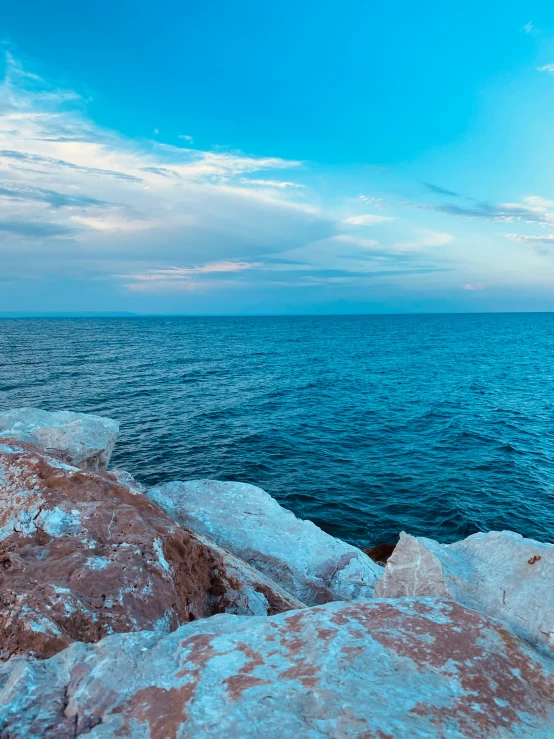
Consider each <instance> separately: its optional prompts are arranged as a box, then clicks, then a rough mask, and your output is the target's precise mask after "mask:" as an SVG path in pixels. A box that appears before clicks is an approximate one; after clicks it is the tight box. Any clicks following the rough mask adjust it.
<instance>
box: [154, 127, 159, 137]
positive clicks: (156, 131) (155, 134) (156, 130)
mask: <svg viewBox="0 0 554 739" xmlns="http://www.w3.org/2000/svg"><path fill="white" fill-rule="evenodd" d="M159 133H160V132H159V131H158V129H157V128H155V129H154V136H157V135H158V134H159Z"/></svg>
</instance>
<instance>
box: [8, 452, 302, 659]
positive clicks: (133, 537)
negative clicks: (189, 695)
mask: <svg viewBox="0 0 554 739" xmlns="http://www.w3.org/2000/svg"><path fill="white" fill-rule="evenodd" d="M302 605H303V604H302V603H299V601H298V600H297V599H294V598H292V597H290V596H289V595H288V594H286V593H284V592H283V590H282V589H281V588H280V587H279V586H277V585H276V584H274V583H271V582H269V580H267V579H266V578H263V577H261V576H260V574H259V573H257V572H255V571H254V570H252V569H251V568H250V567H248V566H247V565H246V564H244V563H242V562H240V561H238V560H237V559H236V558H235V557H233V556H232V555H230V554H228V553H227V552H224V551H222V550H221V549H220V548H219V547H217V546H216V545H215V544H213V543H212V542H209V541H208V540H206V539H205V538H203V537H199V536H196V535H194V534H193V533H192V532H190V531H188V530H186V529H183V528H181V527H179V526H177V525H176V524H175V523H174V522H173V521H171V519H169V518H168V516H167V515H166V514H165V513H164V512H163V511H162V510H161V508H159V506H157V505H156V504H155V503H153V502H152V501H151V500H149V499H148V498H147V497H146V496H144V495H142V494H140V492H137V491H136V490H131V489H129V488H128V487H126V486H125V485H121V484H119V483H117V482H116V481H115V478H114V477H113V476H111V475H110V474H108V473H103V474H94V473H90V472H85V471H83V470H80V469H78V468H77V467H73V466H71V465H68V464H66V463H64V462H61V461H59V460H58V459H55V458H53V457H50V456H49V455H47V454H45V453H43V452H41V451H40V450H39V449H38V448H36V447H33V446H31V445H30V444H26V443H24V442H19V441H17V440H3V441H2V442H0V658H2V659H6V658H8V657H10V656H11V655H13V654H20V653H27V652H30V653H32V654H34V655H36V656H38V657H42V658H44V657H48V656H50V655H52V654H54V653H56V652H58V651H59V650H60V649H63V648H64V647H66V646H67V645H68V644H70V643H71V642H72V641H74V640H77V641H85V642H94V641H97V640H98V639H101V638H102V637H104V636H106V635H107V634H110V633H114V632H125V631H138V630H141V629H152V630H156V631H165V632H167V631H171V630H173V629H175V628H177V626H179V625H180V624H183V623H186V622H188V621H189V620H193V619H199V618H203V617H206V616H210V615H212V614H213V613H219V612H221V611H224V610H229V611H230V612H232V613H239V614H247V615H249V614H261V613H266V614H267V613H275V612H279V611H282V610H286V609H290V608H298V607H302Z"/></svg>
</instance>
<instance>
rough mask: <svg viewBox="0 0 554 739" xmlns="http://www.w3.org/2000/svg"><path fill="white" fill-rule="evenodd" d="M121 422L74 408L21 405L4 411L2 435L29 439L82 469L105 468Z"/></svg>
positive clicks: (21, 439)
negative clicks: (45, 409) (72, 409)
mask: <svg viewBox="0 0 554 739" xmlns="http://www.w3.org/2000/svg"><path fill="white" fill-rule="evenodd" d="M118 432H119V423H118V422H117V421H113V420H112V419H111V418H104V417H103V416H95V415H93V414H90V413H72V412H71V411H54V412H51V411H43V410H41V409H40V408H17V409H15V410H10V411H5V412H0V437H3V438H11V439H17V440H18V441H25V442H28V443H30V444H34V445H35V446H38V447H40V448H41V449H43V450H44V451H45V452H47V453H48V454H51V455H52V456H54V457H59V458H60V459H63V461H64V462H69V463H70V464H72V465H75V466H76V467H79V468H80V469H82V470H87V471H88V472H98V471H101V470H105V469H106V467H107V466H108V463H109V461H110V457H111V455H112V451H113V448H114V444H115V440H116V438H117V434H118Z"/></svg>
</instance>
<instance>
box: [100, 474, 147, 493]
mask: <svg viewBox="0 0 554 739" xmlns="http://www.w3.org/2000/svg"><path fill="white" fill-rule="evenodd" d="M106 474H107V475H108V476H111V477H112V478H113V479H114V480H115V481H116V482H118V483H119V484H120V485H125V487H128V488H129V490H130V491H131V492H133V493H141V494H142V495H146V488H145V486H144V485H143V484H142V483H141V482H138V480H135V478H134V477H133V475H132V474H131V473H130V472H127V470H124V469H121V467H114V468H112V469H111V470H110V471H109V472H108V473H106Z"/></svg>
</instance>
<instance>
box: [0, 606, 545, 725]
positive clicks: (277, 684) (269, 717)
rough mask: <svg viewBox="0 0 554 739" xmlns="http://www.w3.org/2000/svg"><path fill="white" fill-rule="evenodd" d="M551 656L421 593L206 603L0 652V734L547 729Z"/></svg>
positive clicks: (486, 621)
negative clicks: (26, 650) (294, 606)
mask: <svg viewBox="0 0 554 739" xmlns="http://www.w3.org/2000/svg"><path fill="white" fill-rule="evenodd" d="M553 665H554V663H553V662H552V661H551V660H547V659H545V658H542V657H541V656H540V655H539V654H538V653H536V652H534V651H533V650H531V649H530V648H528V647H527V646H526V645H525V644H524V643H523V642H521V641H520V640H519V639H517V637H515V636H513V635H511V634H510V633H508V632H507V631H506V630H505V629H504V628H502V626H501V625H499V624H498V623H497V622H496V621H494V620H493V619H490V618H489V617H488V616H485V615H483V614H479V613H477V612H475V611H472V610H469V609H467V608H464V607H463V606H461V605H459V604H457V603H454V602H451V601H450V602H449V601H441V600H436V599H431V598H421V599H404V600H396V601H384V600H370V601H359V602H350V603H344V602H343V603H328V604H326V605H324V606H317V607H314V608H309V609H305V610H303V611H291V612H289V613H285V614H279V615H277V616H273V617H270V618H250V619H247V618H244V617H237V616H230V615H221V616H214V617H213V618H211V619H207V620H203V621H197V622H194V623H190V624H186V625H184V626H181V627H180V628H179V629H178V630H177V631H175V632H173V633H172V634H160V633H153V632H141V633H136V634H116V635H113V636H109V637H107V638H106V639H103V640H102V641H101V642H99V643H97V644H73V645H72V646H70V647H69V648H68V649H66V650H64V651H63V652H61V653H60V654H58V655H56V656H55V657H52V658H51V659H49V660H47V661H45V662H38V661H36V660H33V659H29V658H13V659H11V660H10V661H9V662H8V663H5V664H3V665H1V666H0V735H1V736H3V737H31V736H32V737H39V736H40V737H43V738H44V739H54V738H55V739H64V738H69V737H77V736H82V735H87V736H90V737H91V739H95V738H96V739H115V737H128V738H131V739H143V738H144V739H146V737H150V738H151V739H168V738H172V739H173V738H177V737H179V738H182V739H184V738H185V737H195V738H198V739H220V738H221V737H226V738H227V739H249V738H250V739H259V737H264V739H297V738H298V737H302V738H303V737H306V738H309V739H324V738H325V737H335V739H342V738H343V737H344V738H347V737H348V738H358V739H362V738H365V739H369V737H371V738H372V739H373V738H375V739H387V738H389V739H404V738H406V739H408V738H409V737H414V738H415V737H422V739H423V738H424V739H463V738H464V737H465V738H467V739H491V738H492V737H494V738H495V739H551V738H552V736H553V726H554V672H553Z"/></svg>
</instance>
